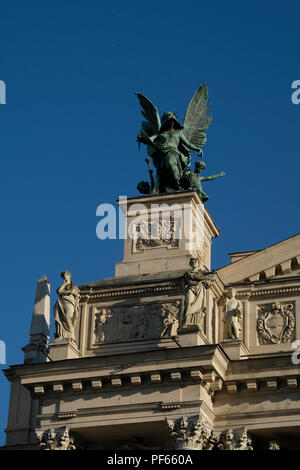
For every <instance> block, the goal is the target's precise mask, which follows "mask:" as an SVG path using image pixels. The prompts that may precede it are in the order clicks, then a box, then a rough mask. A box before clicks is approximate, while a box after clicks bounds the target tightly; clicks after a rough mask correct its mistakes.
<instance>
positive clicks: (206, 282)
mask: <svg viewBox="0 0 300 470" xmlns="http://www.w3.org/2000/svg"><path fill="white" fill-rule="evenodd" d="M190 266H191V268H192V269H191V270H189V271H187V272H186V273H185V275H184V283H185V291H186V294H185V309H184V324H185V325H199V327H200V328H201V327H202V321H203V318H204V316H205V313H206V307H205V291H206V289H209V287H210V284H211V281H212V277H211V275H209V274H204V273H203V272H202V271H200V269H199V259H198V258H191V259H190Z"/></svg>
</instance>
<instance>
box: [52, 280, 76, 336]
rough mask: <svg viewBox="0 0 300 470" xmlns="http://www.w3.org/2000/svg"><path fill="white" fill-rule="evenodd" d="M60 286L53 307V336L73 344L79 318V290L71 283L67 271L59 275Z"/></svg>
mask: <svg viewBox="0 0 300 470" xmlns="http://www.w3.org/2000/svg"><path fill="white" fill-rule="evenodd" d="M61 277H62V279H63V283H62V285H61V286H60V287H59V288H58V289H57V291H56V292H57V294H58V299H57V301H56V304H55V305H54V320H55V330H54V336H55V339H56V340H58V339H60V338H68V339H70V340H72V341H74V342H75V335H74V328H75V324H76V321H77V319H78V316H79V299H80V294H79V288H78V286H76V284H74V282H73V281H72V276H71V273H69V271H63V272H62V273H61Z"/></svg>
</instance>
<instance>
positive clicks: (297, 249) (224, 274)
mask: <svg viewBox="0 0 300 470" xmlns="http://www.w3.org/2000/svg"><path fill="white" fill-rule="evenodd" d="M249 253H250V254H249ZM217 273H218V275H219V277H220V279H221V280H222V282H223V283H224V284H225V285H226V284H230V283H236V282H242V281H245V280H249V281H259V280H264V279H269V278H275V277H277V276H278V277H280V276H295V275H297V274H298V275H299V274H300V234H297V235H295V236H293V237H290V238H287V239H285V240H283V241H281V242H279V243H276V244H275V245H271V246H269V247H267V248H265V249H263V250H260V251H256V252H245V256H244V257H243V256H242V257H239V258H238V259H237V261H234V262H232V263H231V264H228V265H227V266H224V267H223V268H220V269H218V270H217Z"/></svg>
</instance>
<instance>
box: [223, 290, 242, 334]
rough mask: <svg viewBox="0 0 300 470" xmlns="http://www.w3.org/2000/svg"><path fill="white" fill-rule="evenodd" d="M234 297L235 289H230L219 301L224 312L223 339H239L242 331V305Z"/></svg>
mask: <svg viewBox="0 0 300 470" xmlns="http://www.w3.org/2000/svg"><path fill="white" fill-rule="evenodd" d="M235 296H236V289H234V288H233V287H230V288H229V289H228V290H227V292H226V293H225V295H223V297H221V299H220V300H219V305H220V306H222V307H223V311H224V320H223V321H224V323H225V339H239V338H240V332H241V331H242V326H241V320H242V304H241V302H240V301H239V300H237V299H236V297H235Z"/></svg>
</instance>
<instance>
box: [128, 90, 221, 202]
mask: <svg viewBox="0 0 300 470" xmlns="http://www.w3.org/2000/svg"><path fill="white" fill-rule="evenodd" d="M137 97H138V99H139V102H140V105H141V107H142V115H143V116H144V118H145V119H146V121H143V122H142V127H141V130H140V132H139V134H138V136H137V141H138V143H139V144H140V143H142V144H144V145H146V146H147V151H148V155H149V157H150V158H151V160H152V163H153V165H154V167H155V169H156V176H155V177H154V176H153V169H152V167H151V163H150V159H149V158H146V162H147V165H148V168H149V176H150V184H149V183H148V182H145V181H141V182H140V183H139V184H138V186H137V189H138V190H139V191H140V192H141V193H142V194H158V193H174V192H181V191H197V192H198V194H199V196H200V198H201V200H202V201H203V202H205V201H207V199H208V196H207V194H205V192H204V191H203V189H202V181H208V180H213V179H216V178H219V177H220V176H224V175H225V173H224V172H221V173H218V174H216V175H212V176H207V177H203V176H200V172H201V171H202V170H204V169H205V163H204V162H203V161H202V160H197V161H196V163H195V169H194V171H191V169H190V165H191V155H190V153H191V152H193V151H195V152H198V156H199V157H200V158H201V157H202V156H203V151H202V146H203V145H204V144H205V142H206V130H207V128H208V126H209V125H210V123H211V120H212V116H211V114H207V113H208V111H209V110H210V108H211V105H207V99H208V91H207V86H206V84H205V83H203V84H202V85H201V86H200V87H199V88H198V90H197V91H196V93H195V94H194V96H193V98H192V99H191V101H190V102H189V104H188V107H187V109H186V112H185V118H184V122H183V124H181V123H180V122H179V121H178V119H177V116H176V114H174V113H173V112H171V111H167V112H165V113H164V114H163V116H162V119H160V116H159V113H158V110H157V108H156V106H154V104H153V103H151V101H150V100H149V99H148V98H146V96H144V95H142V94H140V93H137Z"/></svg>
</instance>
